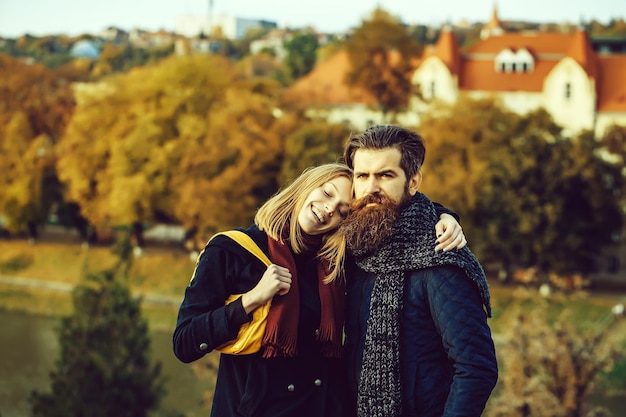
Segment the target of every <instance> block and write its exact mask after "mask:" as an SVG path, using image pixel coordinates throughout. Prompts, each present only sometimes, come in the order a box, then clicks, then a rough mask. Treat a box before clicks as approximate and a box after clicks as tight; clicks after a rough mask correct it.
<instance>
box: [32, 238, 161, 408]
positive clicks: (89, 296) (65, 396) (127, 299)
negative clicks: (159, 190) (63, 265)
mask: <svg viewBox="0 0 626 417" xmlns="http://www.w3.org/2000/svg"><path fill="white" fill-rule="evenodd" d="M128 248H129V245H128V244H126V245H124V244H121V245H120V246H119V251H118V254H119V255H120V256H121V259H124V258H125V259H130V257H131V255H130V251H129V250H128ZM125 265H126V266H127V265H128V264H127V262H120V263H119V264H118V265H117V266H116V267H115V268H112V269H111V270H105V271H102V272H98V273H90V272H86V274H85V278H84V282H82V283H81V284H79V285H78V286H77V287H76V288H75V289H74V291H73V305H74V312H73V313H72V315H70V316H68V317H65V318H63V319H62V320H61V325H60V328H59V344H60V358H59V359H58V360H57V362H56V368H55V370H54V371H53V372H52V373H51V374H50V379H51V392H49V393H40V392H37V391H34V392H33V393H32V395H31V398H30V403H31V408H32V415H33V416H34V417H65V416H90V417H122V416H128V417H142V416H148V415H149V412H150V411H153V410H156V409H157V408H158V406H159V403H160V400H161V398H162V397H163V395H164V393H165V391H164V385H163V383H164V382H163V379H162V377H161V376H160V373H161V365H160V363H157V364H152V363H151V361H150V338H149V335H148V325H147V322H146V320H145V319H144V318H143V317H142V316H141V308H140V300H138V299H135V298H133V297H132V295H131V293H130V290H129V288H128V284H127V282H126V280H125V277H124V271H125V270H126V269H127V268H124V266H125Z"/></svg>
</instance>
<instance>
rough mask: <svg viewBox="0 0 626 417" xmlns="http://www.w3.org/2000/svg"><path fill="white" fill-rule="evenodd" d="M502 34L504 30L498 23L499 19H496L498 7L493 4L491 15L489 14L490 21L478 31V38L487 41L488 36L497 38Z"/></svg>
mask: <svg viewBox="0 0 626 417" xmlns="http://www.w3.org/2000/svg"><path fill="white" fill-rule="evenodd" d="M503 33H504V28H502V24H501V23H500V18H499V17H498V6H497V4H496V3H495V2H494V3H493V13H492V14H491V20H490V21H489V22H488V23H487V24H486V25H485V27H483V29H482V30H481V31H480V38H481V39H487V38H488V37H490V36H499V35H502V34H503Z"/></svg>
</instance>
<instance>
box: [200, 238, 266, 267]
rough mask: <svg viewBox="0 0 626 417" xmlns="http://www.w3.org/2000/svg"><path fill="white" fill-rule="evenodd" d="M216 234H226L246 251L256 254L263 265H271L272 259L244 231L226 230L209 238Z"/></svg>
mask: <svg viewBox="0 0 626 417" xmlns="http://www.w3.org/2000/svg"><path fill="white" fill-rule="evenodd" d="M218 235H224V236H228V237H229V238H231V239H232V240H234V241H235V242H237V243H239V244H240V245H241V246H242V247H243V248H244V249H246V250H247V251H248V252H250V253H251V254H253V255H254V256H256V257H257V258H258V259H259V260H260V261H261V262H263V264H264V265H265V266H270V265H271V263H272V261H270V260H269V258H268V257H267V255H266V254H265V253H264V252H263V251H262V250H261V248H259V246H258V245H257V244H256V243H254V240H252V238H251V237H250V236H248V235H247V234H245V233H244V232H242V231H239V230H227V231H225V232H219V233H216V234H214V235H213V236H212V237H211V239H213V238H214V237H215V236H218Z"/></svg>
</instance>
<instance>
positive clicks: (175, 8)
mask: <svg viewBox="0 0 626 417" xmlns="http://www.w3.org/2000/svg"><path fill="white" fill-rule="evenodd" d="M211 2H212V14H213V15H215V16H220V15H228V16H235V17H242V18H251V19H264V20H269V21H274V22H276V23H277V24H278V25H279V27H286V26H288V27H292V28H298V27H304V26H313V27H314V28H315V29H317V30H318V31H320V32H328V33H334V32H342V31H345V30H347V29H349V28H351V27H355V26H358V25H359V24H360V23H361V22H362V21H363V20H364V19H366V18H367V17H368V16H369V14H370V13H371V11H372V10H374V9H375V8H376V7H377V6H380V7H382V8H383V9H384V10H386V11H388V12H390V13H391V14H393V15H395V16H397V17H399V18H400V19H401V20H402V21H403V22H405V23H410V24H427V25H441V24H444V23H457V22H459V21H461V20H468V21H470V22H486V21H487V20H489V18H490V17H491V12H492V10H493V7H494V4H495V5H497V8H498V14H499V16H500V19H501V20H527V21H534V22H569V23H580V22H581V21H589V20H592V19H596V20H598V21H600V22H602V23H607V22H608V21H609V20H610V19H612V18H626V2H625V1H624V0H434V1H433V0H431V1H428V2H427V1H424V0H311V1H306V0H270V1H261V0H100V1H90V0H0V36H2V37H9V38H14V37H18V36H20V35H23V34H25V33H30V34H31V35H36V36H41V35H50V34H67V35H70V36H75V35H79V34H83V33H91V34H96V33H98V32H100V31H101V30H102V29H105V28H107V27H109V26H115V27H119V28H121V29H124V30H131V29H135V28H137V29H144V30H149V31H156V30H159V29H166V30H172V31H173V30H174V29H175V27H176V20H177V18H178V17H180V16H186V15H203V14H204V15H208V14H209V7H210V6H209V4H210V3H211Z"/></svg>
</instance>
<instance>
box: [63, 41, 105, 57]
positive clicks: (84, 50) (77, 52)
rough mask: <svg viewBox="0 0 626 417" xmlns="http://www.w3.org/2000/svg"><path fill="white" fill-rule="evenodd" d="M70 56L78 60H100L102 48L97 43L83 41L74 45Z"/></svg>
mask: <svg viewBox="0 0 626 417" xmlns="http://www.w3.org/2000/svg"><path fill="white" fill-rule="evenodd" d="M70 55H72V56H73V57H76V58H89V59H98V57H99V56H100V48H99V47H98V45H97V44H96V43H95V42H93V41H90V40H88V39H83V40H80V41H78V42H76V43H75V44H74V45H72V47H71V48H70Z"/></svg>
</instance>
